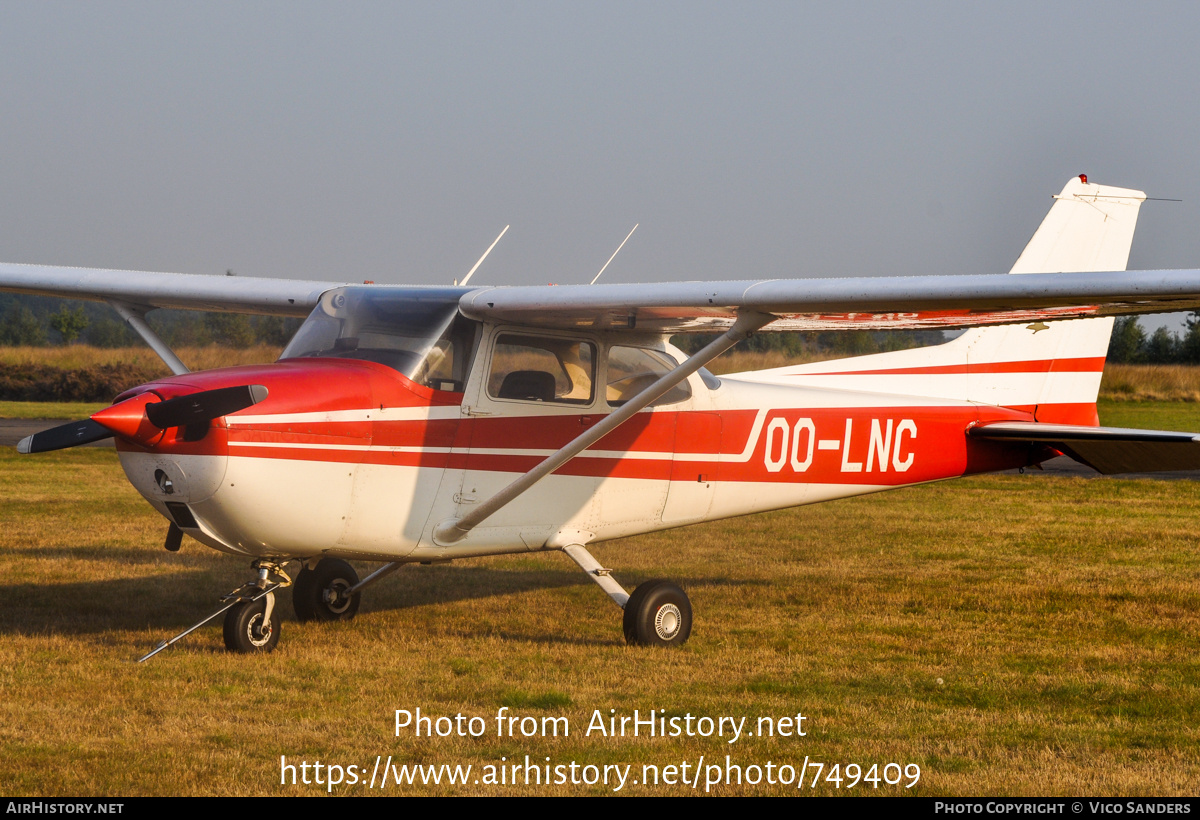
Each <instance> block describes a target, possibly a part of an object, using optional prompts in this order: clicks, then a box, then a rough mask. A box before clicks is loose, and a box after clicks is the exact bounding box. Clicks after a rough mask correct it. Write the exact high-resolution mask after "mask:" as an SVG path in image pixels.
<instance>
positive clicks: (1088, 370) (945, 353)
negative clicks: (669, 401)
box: [754, 176, 1146, 425]
mask: <svg viewBox="0 0 1200 820" xmlns="http://www.w3.org/2000/svg"><path fill="white" fill-rule="evenodd" d="M1054 199H1055V202H1054V204H1053V205H1052V206H1051V208H1050V213H1048V214H1047V215H1046V218H1045V219H1044V220H1043V221H1042V224H1041V226H1040V227H1039V228H1038V229H1037V232H1036V233H1034V235H1033V238H1032V239H1031V240H1029V244H1028V245H1026V246H1025V250H1024V251H1023V252H1022V253H1021V255H1020V257H1019V258H1018V259H1017V262H1016V264H1015V265H1013V268H1012V271H1011V273H1013V274H1022V273H1060V272H1067V271H1080V272H1087V271H1114V270H1125V266H1126V265H1127V264H1128V262H1129V249H1130V247H1131V246H1132V244H1133V232H1134V228H1135V227H1136V226H1137V216H1138V209H1139V208H1140V207H1141V204H1142V202H1143V201H1145V199H1146V195H1145V194H1144V193H1142V192H1141V191H1133V190H1129V189H1126V188H1114V187H1111V186H1106V185H1094V184H1091V183H1089V182H1088V181H1087V178H1086V177H1083V176H1080V177H1075V178H1074V179H1072V180H1071V181H1070V182H1068V183H1067V185H1066V187H1065V188H1063V190H1062V193H1060V194H1059V195H1058V196H1056V197H1055V198H1054ZM1112 324H1113V320H1112V319H1111V318H1103V319H1072V320H1066V321H1060V322H1048V323H1046V322H1035V323H1033V324H1030V325H1008V326H1004V327H987V328H975V329H972V330H968V331H967V332H966V333H964V334H963V335H961V336H959V337H958V338H957V339H954V340H953V341H950V342H947V343H946V344H943V345H937V346H935V347H926V348H918V349H915V350H901V351H896V352H893V353H879V354H875V355H871V356H860V357H858V358H854V359H846V360H842V361H839V362H837V363H833V362H819V363H815V364H809V365H800V366H793V367H783V368H776V369H775V370H769V371H763V372H760V373H756V374H754V378H755V379H764V380H768V381H781V380H782V381H786V382H787V383H788V384H806V385H811V386H813V387H836V388H840V389H849V390H868V391H871V392H885V393H900V394H907V395H920V396H931V397H937V398H947V399H963V400H967V401H979V402H984V403H986V404H995V405H1000V406H1003V407H1020V408H1024V409H1028V410H1030V411H1031V412H1033V413H1034V414H1035V417H1036V418H1037V420H1038V421H1055V422H1061V423H1071V424H1092V425H1094V424H1097V423H1098V421H1097V418H1096V396H1097V394H1098V393H1099V390H1100V378H1101V376H1102V375H1103V370H1104V359H1105V357H1106V356H1107V354H1108V341H1109V337H1110V336H1111V334H1112ZM781 377H782V378H781ZM798 377H799V378H798Z"/></svg>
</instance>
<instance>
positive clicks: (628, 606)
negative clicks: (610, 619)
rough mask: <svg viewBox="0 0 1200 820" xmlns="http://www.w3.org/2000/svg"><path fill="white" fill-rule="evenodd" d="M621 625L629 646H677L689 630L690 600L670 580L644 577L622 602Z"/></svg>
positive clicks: (684, 638)
mask: <svg viewBox="0 0 1200 820" xmlns="http://www.w3.org/2000/svg"><path fill="white" fill-rule="evenodd" d="M624 625H625V641H626V643H628V644H630V645H632V646H681V645H682V644H683V643H684V642H685V641H686V640H687V639H688V636H689V635H691V634H692V604H691V602H690V601H689V600H688V597H687V593H685V592H684V591H683V590H682V589H680V588H679V587H677V586H676V585H675V584H672V583H671V582H670V581H666V580H663V579H661V578H657V579H655V580H653V581H646V582H645V583H644V584H641V585H639V586H638V588H637V589H635V590H634V591H633V594H632V595H630V596H629V600H628V601H626V602H625V624H624Z"/></svg>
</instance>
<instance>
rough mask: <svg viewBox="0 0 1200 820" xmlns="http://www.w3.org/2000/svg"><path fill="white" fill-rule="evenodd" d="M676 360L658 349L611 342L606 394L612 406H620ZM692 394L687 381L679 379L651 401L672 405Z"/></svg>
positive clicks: (647, 385)
mask: <svg viewBox="0 0 1200 820" xmlns="http://www.w3.org/2000/svg"><path fill="white" fill-rule="evenodd" d="M675 365H676V363H675V362H674V361H672V360H671V359H669V358H667V356H666V355H665V354H663V353H660V352H658V351H657V350H647V349H645V348H641V347H623V346H619V345H614V346H613V347H610V348H609V349H608V376H607V378H608V384H607V385H606V386H605V397H606V398H607V399H608V403H609V405H610V406H612V407H619V406H620V405H622V404H624V403H625V402H627V401H629V400H630V399H632V398H633V397H634V396H636V395H637V394H638V393H640V392H642V391H643V390H645V389H646V388H647V387H649V386H650V385H651V384H653V383H654V382H656V381H658V379H659V377H661V376H663V375H664V374H665V373H666V372H667V371H668V370H673V369H674V368H675ZM691 397H692V389H691V388H690V387H688V383H687V380H684V381H682V382H680V383H679V384H677V385H675V386H674V387H672V388H671V389H670V390H668V391H667V393H666V395H664V396H661V397H660V398H659V399H658V400H657V401H655V402H653V403H652V404H651V406H652V407H655V406H658V405H660V404H675V403H676V402H681V401H686V400H687V399H690V398H691Z"/></svg>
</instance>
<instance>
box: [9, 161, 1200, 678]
mask: <svg viewBox="0 0 1200 820" xmlns="http://www.w3.org/2000/svg"><path fill="white" fill-rule="evenodd" d="M1144 200H1145V195H1144V194H1143V193H1142V192H1140V191H1133V190H1127V189H1122V188H1113V187H1107V186H1101V185H1096V184H1092V183H1089V182H1088V181H1087V179H1086V177H1084V176H1080V177H1078V178H1075V179H1072V180H1071V181H1070V182H1069V183H1068V184H1067V186H1066V187H1065V188H1064V189H1063V191H1062V193H1061V194H1059V195H1058V196H1057V197H1055V202H1054V204H1053V206H1052V207H1051V209H1050V213H1049V215H1048V216H1047V217H1046V219H1045V221H1044V222H1043V223H1042V225H1041V227H1040V228H1039V229H1038V231H1037V232H1036V233H1035V235H1034V237H1033V239H1032V240H1031V241H1030V243H1029V245H1028V246H1027V247H1026V248H1025V251H1024V252H1023V253H1022V254H1021V256H1020V258H1019V259H1018V260H1017V262H1016V265H1015V266H1014V267H1013V269H1012V272H1011V274H1016V275H1010V274H999V275H971V276H968V275H963V276H922V277H898V278H887V279H881V278H857V279H854V278H850V279H791V280H758V281H726V282H713V283H699V282H686V283H670V284H639V285H609V286H604V285H597V286H587V285H582V286H560V287H549V286H548V287H509V288H502V287H488V288H474V287H453V288H452V287H408V286H375V285H348V284H344V283H339V282H308V281H286V280H275V279H247V278H229V277H206V276H194V275H182V274H160V273H131V272H124V271H108V270H87V269H78V268H50V267H41V266H27V265H0V289H2V290H9V291H17V292H23V293H33V294H44V295H57V296H66V297H72V298H82V299H93V300H102V301H105V302H109V303H110V304H112V305H113V307H114V308H115V309H116V310H117V311H118V312H119V313H120V314H121V315H122V317H124V319H125V320H126V321H127V322H128V323H129V324H130V325H131V326H133V327H134V329H136V330H137V331H138V332H139V333H140V334H141V335H142V337H143V338H144V339H145V340H146V341H147V342H148V343H149V344H150V345H151V346H152V347H153V348H154V349H155V350H156V351H157V352H158V353H159V355H160V356H161V357H162V358H163V359H164V361H166V362H167V364H168V365H169V366H170V368H171V370H172V371H173V373H174V375H172V376H169V377H166V378H162V379H158V380H156V381H154V382H151V383H149V384H144V385H142V386H140V387H137V388H134V389H133V390H129V391H127V392H125V393H123V394H121V395H120V396H117V398H116V400H115V401H114V403H113V404H112V406H110V407H108V408H106V409H104V410H102V411H100V412H98V413H96V414H95V415H93V416H92V417H91V418H90V419H88V420H85V421H81V422H78V423H72V424H68V425H64V426H62V427H58V428H55V429H52V430H47V431H45V432H42V433H38V434H36V435H33V436H30V437H29V438H27V439H25V440H24V441H22V442H21V444H20V446H19V449H20V450H21V452H26V453H30V452H40V451H45V450H53V449H58V448H62V447H69V446H72V445H75V444H80V443H85V442H88V441H93V440H98V439H100V438H105V437H109V436H113V437H115V438H116V447H117V451H118V453H119V456H120V460H121V465H122V467H123V468H124V470H125V473H126V475H127V476H128V478H129V480H130V481H131V482H132V483H133V485H134V487H136V488H137V490H138V491H139V492H140V493H141V494H142V495H143V496H144V497H145V498H146V500H147V501H149V502H150V504H151V505H152V506H153V507H154V508H155V509H156V510H157V511H158V512H159V513H160V514H162V515H163V516H164V517H165V518H166V519H167V520H168V521H169V522H170V527H169V531H168V535H167V543H166V546H167V549H172V550H173V549H178V547H179V544H180V540H181V538H182V535H183V534H187V535H190V536H191V537H193V538H194V539H196V540H197V541H200V542H201V543H203V544H206V545H208V546H210V547H212V548H213V549H217V550H221V551H223V552H229V553H235V554H239V555H244V556H246V557H248V558H250V559H252V561H253V563H252V566H253V568H254V569H255V570H256V572H257V577H256V579H255V580H254V581H251V582H249V583H247V584H246V585H245V586H244V587H242V588H240V589H238V590H235V591H234V592H232V593H230V594H229V595H228V596H226V597H225V598H224V599H223V601H224V602H225V604H226V606H225V608H224V609H222V610H219V611H218V612H216V613H214V614H213V615H212V616H210V617H209V618H207V619H205V621H202V622H201V623H204V622H206V621H207V620H211V619H212V618H215V617H217V616H218V615H220V614H221V612H224V613H225V643H226V646H227V647H228V648H229V649H231V650H235V651H241V652H254V651H269V650H271V649H272V648H274V646H275V645H276V643H277V642H278V640H279V635H280V623H279V620H280V619H279V616H278V615H277V614H276V611H275V608H274V591H275V590H277V589H279V588H280V587H283V586H289V585H290V586H291V587H292V601H293V604H294V608H295V611H296V614H297V616H298V617H299V618H300V619H301V620H314V619H315V620H337V619H346V618H351V617H353V616H354V614H355V612H356V611H357V609H358V605H359V593H360V591H361V590H362V588H363V587H365V586H366V585H368V584H369V583H372V582H373V581H375V580H377V579H379V578H381V577H383V576H384V575H386V574H387V573H389V572H391V571H392V570H395V569H397V568H399V567H400V566H402V565H403V564H406V563H412V562H432V563H437V562H446V561H452V560H454V559H456V558H468V557H474V556H481V555H496V554H504V553H514V552H526V551H538V550H561V551H563V552H565V553H566V554H567V555H568V556H569V557H570V558H571V559H573V560H574V561H575V562H576V563H577V564H578V565H579V566H580V568H581V569H583V570H584V571H585V572H586V573H587V575H588V576H589V577H590V578H591V579H592V580H593V581H595V582H596V583H597V584H599V585H600V587H601V588H602V589H603V590H604V591H605V592H606V593H607V594H608V595H609V596H610V597H611V598H612V600H613V601H614V602H616V604H617V606H619V607H621V608H622V609H623V610H624V631H625V637H626V640H628V641H629V642H630V643H634V644H656V645H668V646H670V645H678V644H682V643H683V642H684V641H686V640H687V638H688V635H689V634H690V632H691V629H692V609H691V605H690V603H689V601H688V597H687V595H686V594H685V593H684V591H683V590H682V589H680V588H679V587H678V586H676V585H675V584H673V583H670V582H669V581H666V580H653V581H647V582H645V583H643V584H641V585H640V586H638V587H637V588H636V589H635V590H634V591H633V593H632V594H629V593H627V592H626V591H625V590H624V589H623V588H622V587H621V586H620V584H618V583H617V581H616V580H615V579H614V578H613V577H612V575H611V574H610V570H608V569H605V568H603V567H602V566H601V565H600V563H599V562H597V561H596V559H595V558H593V557H592V555H591V554H590V552H589V549H591V547H592V546H593V545H596V544H599V543H601V542H603V541H607V540H609V539H613V538H620V537H624V536H628V535H634V534H637V533H644V532H650V531H653V530H661V529H666V528H670V527H678V526H681V525H684V524H691V523H694V522H699V521H708V520H713V519H719V518H727V517H730V516H737V515H746V514H748V513H755V512H760V511H764V510H774V509H779V508H783V507H792V506H796V505H801V504H811V503H814V502H818V501H827V500H830V499H834V498H845V497H848V496H854V495H861V494H864V493H871V492H876V491H879V490H886V489H891V488H894V487H903V486H908V485H912V484H919V483H922V482H928V481H936V480H940V479H946V478H952V477H957V476H963V475H971V474H976V473H985V472H991V471H996V470H1005V469H1011V468H1016V467H1024V466H1029V465H1036V464H1038V463H1040V462H1042V461H1044V460H1046V459H1048V458H1051V457H1054V456H1057V455H1059V454H1060V453H1061V454H1067V455H1069V456H1072V457H1074V458H1075V459H1077V460H1079V461H1082V462H1084V463H1086V464H1089V465H1091V466H1092V467H1095V468H1096V469H1098V470H1100V471H1101V472H1104V473H1119V472H1127V471H1149V470H1171V469H1185V468H1195V467H1198V466H1200V436H1195V435H1193V434H1191V433H1165V432H1156V431H1141V430H1125V429H1111V428H1103V427H1099V426H1097V425H1098V419H1097V415H1096V395H1097V392H1098V389H1099V384H1100V377H1101V373H1102V370H1103V367H1104V359H1105V355H1106V352H1107V348H1108V341H1109V336H1110V331H1111V327H1112V321H1113V320H1112V318H1111V317H1112V316H1114V315H1121V314H1131V313H1150V312H1165V311H1175V310H1186V309H1192V308H1196V307H1198V306H1200V270H1186V271H1139V272H1128V273H1127V272H1125V266H1126V262H1127V260H1128V256H1129V249H1130V245H1131V243H1132V239H1133V232H1134V226H1135V223H1136V220H1137V214H1138V208H1139V206H1140V204H1141V203H1142V202H1143V201H1144ZM164 307H166V308H187V309H203V310H215V311H233V312H245V313H267V314H281V315H295V316H302V315H307V316H308V319H307V321H306V322H305V323H304V324H303V326H302V327H301V328H300V330H299V331H298V332H297V334H296V336H295V338H293V339H292V341H291V343H290V344H289V345H288V346H287V348H286V349H285V350H284V352H283V354H282V355H281V357H280V359H279V361H277V362H275V363H274V364H266V365H255V366H245V367H229V368H221V369H218V370H211V371H207V372H202V373H189V372H188V371H187V368H186V367H185V366H184V365H183V363H182V362H180V361H179V359H178V358H177V357H176V356H175V355H174V354H173V353H172V352H171V351H170V350H169V348H168V347H167V346H166V345H164V344H163V343H162V342H161V340H159V339H158V338H157V337H156V336H155V335H154V333H153V331H152V330H151V329H150V328H149V327H148V326H147V325H146V323H145V321H144V316H145V313H146V312H147V311H149V310H151V309H154V308H164ZM904 328H943V329H952V328H967V332H966V333H964V334H963V335H960V336H958V337H957V338H955V339H954V340H953V341H950V342H948V343H946V344H941V345H937V346H933V347H926V348H920V349H914V350H904V351H899V352H893V353H882V354H876V355H871V356H863V357H859V358H854V359H848V360H842V361H836V362H820V363H817V364H807V365H798V366H789V367H782V368H776V369H772V370H765V371H759V372H748V373H737V374H733V375H727V376H722V377H720V378H717V377H714V376H712V375H711V374H709V373H708V372H707V371H706V370H705V369H704V365H706V364H707V363H709V362H710V361H711V360H712V359H713V358H715V357H716V356H718V355H720V354H721V353H722V352H724V351H725V350H727V349H729V348H730V347H731V346H733V345H734V344H735V343H737V342H738V341H739V340H741V339H743V338H745V337H746V336H748V335H749V334H751V333H755V332H762V331H773V330H799V329H810V330H811V329H822V330H828V329H847V330H849V329H904ZM713 331H720V332H721V335H720V336H719V337H718V338H717V339H716V340H715V341H713V342H711V343H710V344H708V345H707V346H706V347H704V348H703V349H702V350H701V351H700V352H698V353H696V354H694V355H692V356H690V357H689V356H686V355H685V354H683V353H681V352H680V351H679V350H678V349H676V348H675V347H672V346H671V344H670V343H669V342H668V337H669V336H670V335H671V334H675V333H687V332H713ZM347 559H349V560H356V561H374V562H383V566H382V567H381V568H380V569H379V570H377V571H376V572H374V573H372V574H371V575H369V576H367V577H366V578H365V579H363V580H359V578H358V576H357V574H356V573H355V571H354V569H353V568H352V567H351V566H350V564H348V563H347ZM289 562H298V563H299V565H300V569H299V572H298V573H296V574H295V577H294V579H293V578H292V577H291V576H289V575H288V573H287V572H285V565H287V564H288V563H289ZM197 626H199V624H197ZM194 628H195V627H193V629H194ZM189 631H190V630H189ZM184 634H187V633H184ZM179 637H182V635H180V636H177V638H175V639H173V640H177V639H178V638H179ZM172 642H173V641H172ZM165 645H167V644H166V643H165V642H164V644H160V646H159V648H162V647H164V646H165ZM156 651H157V650H156ZM151 654H153V653H151ZM147 657H149V656H147Z"/></svg>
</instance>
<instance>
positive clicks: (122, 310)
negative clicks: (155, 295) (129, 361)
mask: <svg viewBox="0 0 1200 820" xmlns="http://www.w3.org/2000/svg"><path fill="white" fill-rule="evenodd" d="M107 301H108V303H109V304H110V305H112V306H113V310H115V311H116V312H117V313H119V314H121V318H122V319H124V320H125V322H126V324H128V325H129V326H130V327H131V328H133V329H134V330H135V331H137V335H139V336H141V337H142V339H143V340H144V341H145V342H146V344H148V345H150V348H151V349H152V350H153V351H154V352H155V353H157V354H158V358H160V359H162V360H163V361H164V362H166V365H167V367H169V368H171V372H172V373H174V374H175V375H176V376H182V375H183V374H184V373H189V372H191V371H189V370H188V369H187V366H186V365H185V364H184V363H183V362H181V361H179V357H178V356H176V355H175V353H174V352H173V351H172V350H171V348H169V347H167V343H166V342H164V341H163V340H162V339H160V338H158V334H157V333H155V332H154V331H153V330H151V329H150V325H148V324H146V311H145V309H143V308H136V307H134V306H132V305H127V304H125V303H124V302H118V301H117V300H116V299H108V300H107Z"/></svg>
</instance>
